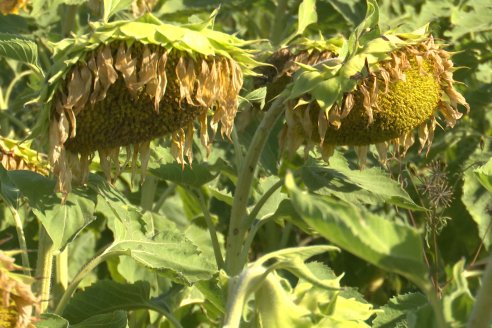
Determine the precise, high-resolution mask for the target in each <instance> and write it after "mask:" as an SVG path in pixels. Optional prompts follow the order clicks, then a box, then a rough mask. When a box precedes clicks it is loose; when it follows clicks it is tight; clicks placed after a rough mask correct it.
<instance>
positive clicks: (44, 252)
mask: <svg viewBox="0 0 492 328" xmlns="http://www.w3.org/2000/svg"><path fill="white" fill-rule="evenodd" d="M53 251H54V250H53V241H52V240H51V238H50V236H49V235H48V233H47V232H46V229H45V228H44V226H43V225H42V224H40V225H39V242H38V258H37V264H36V277H37V278H38V279H39V281H38V283H37V288H36V289H37V293H38V295H39V297H40V298H41V306H40V312H41V313H44V312H45V311H46V310H47V308H48V305H49V301H50V297H51V275H52V271H53Z"/></svg>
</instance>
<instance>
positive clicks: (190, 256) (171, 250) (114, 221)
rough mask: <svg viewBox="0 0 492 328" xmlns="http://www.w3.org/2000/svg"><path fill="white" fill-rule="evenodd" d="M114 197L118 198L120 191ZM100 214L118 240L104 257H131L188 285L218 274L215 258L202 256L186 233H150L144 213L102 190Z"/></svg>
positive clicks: (99, 200)
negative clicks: (103, 215)
mask: <svg viewBox="0 0 492 328" xmlns="http://www.w3.org/2000/svg"><path fill="white" fill-rule="evenodd" d="M112 193H113V194H116V191H114V190H113V191H112ZM121 197H122V196H121ZM97 210H98V211H100V212H101V213H104V214H105V216H106V217H107V218H108V227H109V228H110V229H111V230H112V231H113V235H114V239H115V240H114V242H113V243H112V244H111V245H110V246H109V247H108V248H107V249H106V250H105V252H104V256H106V257H107V256H117V255H127V256H130V257H132V258H133V259H134V260H135V261H137V262H139V263H140V264H141V265H144V266H146V267H147V268H150V269H157V270H159V271H161V272H163V273H166V274H167V275H168V277H169V278H172V279H174V280H177V281H179V282H182V283H187V284H190V283H193V282H196V281H198V280H206V279H210V277H211V276H212V275H213V274H214V273H215V272H216V270H217V268H216V264H215V259H214V258H213V256H210V257H209V256H205V255H204V254H201V253H200V251H199V249H198V248H197V246H195V245H194V244H193V243H192V242H191V241H190V240H189V239H188V238H186V236H185V235H184V234H183V233H182V232H179V231H177V230H176V229H175V228H173V229H172V230H169V231H162V232H160V233H158V234H155V233H154V231H153V230H150V231H148V230H147V223H146V222H145V221H144V220H143V219H142V213H141V212H140V211H138V210H137V209H136V208H134V207H133V206H131V205H129V204H125V203H123V202H122V201H118V200H114V196H110V195H108V194H107V193H106V192H104V191H102V190H101V191H100V195H99V199H98V207H97Z"/></svg>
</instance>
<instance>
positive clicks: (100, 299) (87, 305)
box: [63, 280, 155, 324]
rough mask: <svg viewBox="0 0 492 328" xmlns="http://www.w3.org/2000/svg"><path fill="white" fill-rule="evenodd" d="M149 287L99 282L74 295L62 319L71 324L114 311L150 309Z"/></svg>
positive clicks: (141, 284)
mask: <svg viewBox="0 0 492 328" xmlns="http://www.w3.org/2000/svg"><path fill="white" fill-rule="evenodd" d="M154 307H155V305H154V304H153V303H152V301H151V299H150V285H149V283H148V282H146V281H137V282H136V283H134V284H120V283H117V282H114V281H110V280H101V281H98V282H97V283H95V284H94V285H92V286H90V287H87V288H85V289H84V290H83V291H80V292H78V293H77V294H75V295H74V296H73V297H72V298H71V299H70V301H69V303H68V304H67V307H66V308H65V310H64V311H63V317H65V318H67V319H68V320H69V321H70V322H71V323H72V324H74V323H80V322H82V321H84V320H85V319H86V318H89V317H93V316H97V315H101V314H105V313H111V312H113V311H116V310H126V311H130V310H135V309H143V308H145V309H152V308H154Z"/></svg>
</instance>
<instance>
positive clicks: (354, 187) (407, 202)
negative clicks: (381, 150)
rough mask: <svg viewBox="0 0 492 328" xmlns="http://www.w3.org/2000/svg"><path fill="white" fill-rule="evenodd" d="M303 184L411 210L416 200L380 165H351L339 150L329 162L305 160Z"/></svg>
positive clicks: (348, 197) (359, 200) (319, 190)
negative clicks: (371, 166)
mask: <svg viewBox="0 0 492 328" xmlns="http://www.w3.org/2000/svg"><path fill="white" fill-rule="evenodd" d="M301 172H302V177H303V181H304V183H305V184H306V186H307V187H308V188H309V189H310V190H311V191H315V192H316V193H320V194H325V195H334V196H337V197H339V198H341V199H343V200H345V201H347V202H355V203H362V204H382V203H384V202H386V203H389V204H393V205H397V206H399V207H403V208H408V209H412V210H423V209H424V208H422V207H421V206H418V205H417V204H415V202H414V201H413V200H412V198H411V197H410V196H409V195H408V193H407V192H406V191H405V190H404V189H403V188H402V186H401V185H400V184H399V183H398V182H396V181H395V180H393V179H391V178H390V177H389V176H388V174H387V173H385V172H384V171H382V170H381V169H379V168H375V167H374V168H369V169H364V170H360V169H352V168H350V166H349V164H348V162H347V160H346V159H345V158H344V157H343V155H341V154H340V153H339V152H336V153H335V154H334V156H332V157H331V158H330V164H329V165H327V164H324V163H320V162H318V161H314V160H308V161H307V162H306V164H305V165H304V166H303V167H302V169H301Z"/></svg>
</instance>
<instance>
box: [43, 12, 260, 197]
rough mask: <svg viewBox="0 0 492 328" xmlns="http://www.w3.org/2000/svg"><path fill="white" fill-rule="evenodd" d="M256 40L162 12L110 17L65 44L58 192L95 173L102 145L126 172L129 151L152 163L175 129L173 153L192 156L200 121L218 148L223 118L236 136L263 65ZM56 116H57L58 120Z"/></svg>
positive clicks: (57, 80)
mask: <svg viewBox="0 0 492 328" xmlns="http://www.w3.org/2000/svg"><path fill="white" fill-rule="evenodd" d="M245 44H246V43H245V42H243V41H241V40H239V39H237V38H236V37H234V36H230V35H227V34H223V33H220V32H216V31H212V30H210V29H208V28H207V27H206V26H187V27H184V26H175V25H170V24H163V23H161V22H159V21H157V20H156V19H155V18H154V17H153V16H150V15H145V16H143V17H142V18H140V19H138V20H136V21H133V22H129V21H120V22H114V23H110V24H104V25H103V24H101V25H99V26H96V27H95V31H94V32H93V33H92V34H91V35H88V36H84V37H81V38H78V39H73V40H72V39H70V40H64V41H62V42H61V43H60V44H58V47H59V51H58V53H56V55H55V60H56V64H55V65H54V67H53V75H52V76H51V77H50V79H49V81H48V83H49V85H48V88H46V90H45V92H44V94H43V96H42V97H45V99H46V101H47V103H48V106H47V108H46V113H45V114H46V115H45V117H44V119H43V122H46V123H47V125H48V124H49V137H50V138H49V139H50V140H49V142H50V153H49V158H50V163H51V166H52V169H53V171H54V173H55V175H57V176H58V187H57V188H58V190H59V191H63V192H65V193H66V192H68V191H69V190H70V188H71V181H72V178H75V179H76V180H79V181H81V182H82V183H83V182H84V181H85V180H86V178H87V174H88V165H89V163H90V161H91V160H92V158H93V154H94V152H95V151H97V152H98V153H99V158H100V164H101V167H102V169H103V171H104V173H105V174H106V176H107V177H108V179H111V178H113V177H114V176H116V175H118V174H119V172H120V163H119V160H118V158H119V153H120V148H122V147H123V148H124V149H126V154H127V157H128V162H130V161H131V162H132V171H134V169H135V166H136V162H137V155H138V154H140V160H141V165H142V170H145V168H146V165H147V162H148V160H149V156H150V147H149V143H150V141H151V140H152V139H154V138H157V137H161V136H165V135H170V136H171V138H172V146H171V151H172V153H173V155H174V156H175V158H176V159H177V161H178V162H179V163H181V164H183V165H184V163H185V158H187V159H188V161H189V162H190V163H191V160H192V141H193V134H194V130H195V125H194V119H195V118H197V119H198V122H199V127H200V136H201V141H202V143H203V144H204V145H205V146H207V147H208V146H209V142H210V138H209V134H208V129H209V127H210V129H211V131H212V133H213V134H215V132H216V131H217V129H218V125H219V123H220V124H221V134H222V135H223V136H229V134H230V133H231V131H232V126H233V121H234V117H235V114H236V110H237V96H238V93H239V91H240V89H241V87H242V81H243V74H251V73H252V68H253V67H255V66H256V64H257V62H256V61H254V60H253V59H252V55H251V54H250V53H249V52H247V51H246V50H243V49H241V47H242V46H243V45H245ZM48 122H49V123H48Z"/></svg>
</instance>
